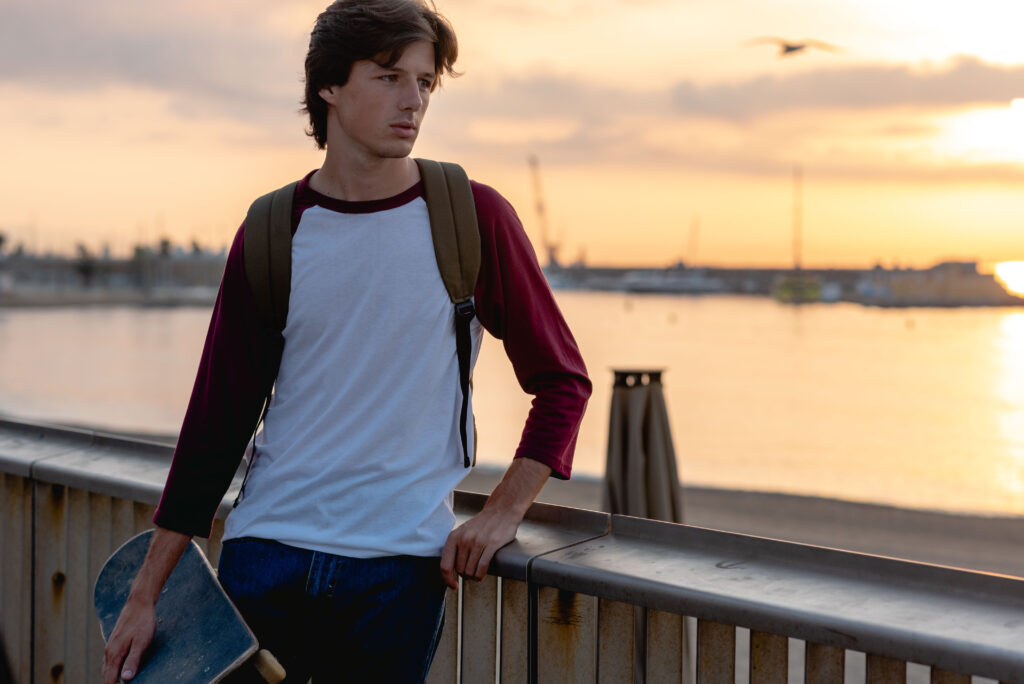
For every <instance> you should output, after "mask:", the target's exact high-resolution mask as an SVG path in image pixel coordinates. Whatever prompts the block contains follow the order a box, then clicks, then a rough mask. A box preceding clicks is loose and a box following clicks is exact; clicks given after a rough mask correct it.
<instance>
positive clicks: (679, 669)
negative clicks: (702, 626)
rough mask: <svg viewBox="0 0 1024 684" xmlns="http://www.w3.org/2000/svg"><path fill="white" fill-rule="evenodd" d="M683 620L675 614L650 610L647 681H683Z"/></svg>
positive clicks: (648, 614) (648, 613)
mask: <svg viewBox="0 0 1024 684" xmlns="http://www.w3.org/2000/svg"><path fill="white" fill-rule="evenodd" d="M684 620H685V618H683V616H682V615H675V614H674V613H665V612H663V611H660V610H649V611H647V681H649V682H681V681H682V679H683V652H684V650H685V649H684V648H683V639H684V634H685V632H686V629H685V627H684Z"/></svg>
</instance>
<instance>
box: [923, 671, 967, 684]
mask: <svg viewBox="0 0 1024 684" xmlns="http://www.w3.org/2000/svg"><path fill="white" fill-rule="evenodd" d="M931 684H971V676H970V675H965V674H960V673H959V672H950V671H949V670H942V669H939V668H937V667H934V668H932V683H931Z"/></svg>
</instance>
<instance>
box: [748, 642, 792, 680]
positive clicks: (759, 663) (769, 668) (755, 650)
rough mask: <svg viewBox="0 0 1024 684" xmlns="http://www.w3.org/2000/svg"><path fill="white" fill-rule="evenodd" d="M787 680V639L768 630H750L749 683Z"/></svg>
mask: <svg viewBox="0 0 1024 684" xmlns="http://www.w3.org/2000/svg"><path fill="white" fill-rule="evenodd" d="M788 681H789V639H787V638H786V637H784V636H781V635H779V634H769V633H768V632H757V631H753V630H752V631H751V632H750V684H786V683H787V682H788Z"/></svg>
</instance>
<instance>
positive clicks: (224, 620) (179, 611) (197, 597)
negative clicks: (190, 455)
mask: <svg viewBox="0 0 1024 684" xmlns="http://www.w3.org/2000/svg"><path fill="white" fill-rule="evenodd" d="M152 535H153V531H152V530H148V531H146V532H143V533H142V534H139V535H137V536H135V537H132V538H131V539H129V540H128V541H127V542H125V543H124V545H122V546H121V548H119V549H118V550H117V551H115V552H114V554H113V555H112V556H111V557H110V558H108V559H107V562H106V563H105V564H104V566H103V568H102V569H101V570H100V574H99V577H97V578H96V587H95V590H94V592H93V604H94V605H95V607H96V615H97V616H98V617H99V619H100V630H101V631H102V632H103V640H104V641H106V640H107V639H109V638H110V633H111V632H112V631H113V630H114V625H115V624H116V623H117V618H118V617H119V616H120V615H121V609H122V608H123V607H124V604H125V601H127V599H128V591H129V589H131V584H132V580H134V579H135V575H136V574H137V573H138V571H139V568H140V567H141V566H142V561H143V559H145V557H146V551H147V550H148V549H149V540H150V537H151V536H152ZM258 648H259V646H258V644H257V642H256V637H255V635H254V634H253V633H252V630H251V629H249V626H248V625H246V624H245V621H244V620H243V619H242V616H241V614H239V612H238V609H237V608H235V606H234V604H233V603H231V599H229V598H228V595H227V594H226V593H224V589H223V588H222V587H221V586H220V582H218V581H217V576H216V574H215V573H214V571H213V568H212V567H211V566H210V563H209V561H207V560H206V556H205V555H204V554H203V552H202V551H201V550H200V548H199V545H198V544H196V543H195V542H194V541H192V542H190V543H189V545H188V547H187V548H186V549H185V553H184V554H183V555H182V557H181V560H179V561H178V565H177V566H176V567H175V568H174V571H173V572H172V573H171V576H170V577H169V578H168V579H167V583H166V584H164V588H163V591H162V592H161V593H160V598H159V599H158V600H157V603H156V634H154V636H153V641H152V643H151V644H150V646H149V648H148V649H147V650H146V653H145V655H144V656H143V658H142V663H141V666H140V667H139V672H138V674H136V675H135V678H134V679H133V680H132V682H133V684H149V683H154V684H163V683H164V682H181V683H182V684H214V683H215V682H220V681H223V680H224V679H225V678H226V677H228V676H229V675H231V679H230V681H231V682H236V681H249V682H270V683H271V684H275V683H276V682H279V681H281V680H282V679H284V670H283V669H281V666H280V665H279V664H277V661H276V660H274V659H273V656H271V655H270V654H269V653H267V652H266V651H259V652H257V651H258ZM243 666H244V667H243ZM232 673H235V674H232Z"/></svg>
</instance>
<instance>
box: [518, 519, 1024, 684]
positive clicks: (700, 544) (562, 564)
mask: <svg viewBox="0 0 1024 684" xmlns="http://www.w3.org/2000/svg"><path fill="white" fill-rule="evenodd" d="M532 577H533V580H534V581H535V582H537V583H539V584H543V585H548V586H553V587H558V588H561V589H567V590H571V591H578V592H583V593H588V594H593V595H597V596H602V597H604V598H609V599H614V600H618V601H625V602H630V603H637V604H641V605H646V606H648V607H652V608H658V609H660V610H666V611H669V612H676V613H680V614H683V615H693V616H695V617H698V618H705V619H713V620H716V621H722V622H727V623H731V624H737V625H741V626H744V627H749V628H751V629H754V630H760V631H767V632H773V633H777V634H787V635H790V636H794V637H797V638H801V639H806V640H808V641H813V642H817V643H821V644H825V645H830V646H836V647H840V648H850V649H853V650H858V651H862V652H866V653H876V654H879V655H883V656H888V657H891V658H896V659H899V660H908V661H913V662H918V663H924V664H928V665H932V666H939V667H943V668H946V669H949V670H952V671H957V672H971V673H972V674H976V675H980V676H985V677H992V678H996V679H1007V680H1022V681H1024V581H1022V580H1019V579H1014V578H1008V577H1003V576H996V575H986V574H983V573H972V572H967V571H962V570H954V569H950V568H943V567H938V566H931V565H925V564H920V563H911V562H906V561H898V560H893V559H888V558H880V557H876V556H868V555H863V554H856V553H849V552H844V551H836V550H833V549H825V548H820V547H812V546H806V545H801V544H794V543H787V542H780V541H775V540H770V539H763V538H758V537H749V536H745V535H738V534H729V533H724V532H717V531H713V530H705V529H700V528H695V527H689V526H685V525H672V524H668V523H659V522H654V521H648V520H642V519H636V518H627V517H625V516H614V517H613V520H612V532H611V534H610V535H608V536H606V537H602V538H599V539H596V540H593V541H590V542H584V543H581V544H578V545H576V546H573V547H571V548H569V549H566V550H563V551H558V552H555V553H552V554H549V555H546V556H542V557H540V558H537V559H536V560H535V561H534V562H533V565H532Z"/></svg>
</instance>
